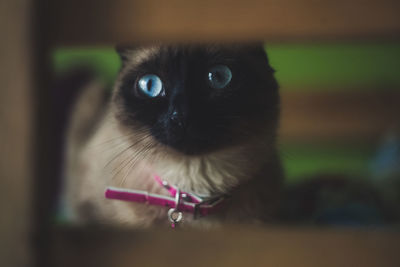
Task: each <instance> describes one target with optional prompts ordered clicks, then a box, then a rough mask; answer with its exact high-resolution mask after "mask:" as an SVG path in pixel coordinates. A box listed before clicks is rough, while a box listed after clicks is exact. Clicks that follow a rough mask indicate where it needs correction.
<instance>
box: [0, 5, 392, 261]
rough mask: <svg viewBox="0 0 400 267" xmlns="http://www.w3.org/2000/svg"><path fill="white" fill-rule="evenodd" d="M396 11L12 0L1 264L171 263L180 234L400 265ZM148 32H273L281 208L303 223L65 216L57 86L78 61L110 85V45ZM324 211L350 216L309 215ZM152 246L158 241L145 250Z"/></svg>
mask: <svg viewBox="0 0 400 267" xmlns="http://www.w3.org/2000/svg"><path fill="white" fill-rule="evenodd" d="M399 11H400V4H399V3H398V2H397V1H391V0H383V1H362V0H354V1H353V0H351V1H344V0H343V1H341V0H340V1H335V2H323V1H313V0H301V1H294V0H281V1H261V0H251V1H250V0H248V1H226V0H218V1H211V0H210V1H208V0H207V1H206V0H204V1H202V2H201V3H195V2H189V1H183V0H171V1H161V0H158V1H157V0H147V1H145V0H135V1H123V0H118V1H93V0H86V1H76V0H71V1H50V0H42V1H40V0H37V1H33V0H15V1H11V0H3V1H2V2H1V5H0V22H1V23H0V29H1V30H2V32H3V37H2V42H0V54H1V59H2V61H1V63H0V82H1V84H2V92H3V96H2V97H0V125H1V126H0V140H1V145H0V149H1V150H0V151H1V153H2V154H1V155H0V183H1V184H0V190H1V191H0V197H1V199H0V208H1V212H2V215H1V220H0V233H1V236H0V266H31V265H37V266H70V265H72V264H73V265H77V266H81V265H89V266H92V265H94V264H96V265H97V266H113V265H115V266H130V265H128V264H132V263H133V262H134V261H133V260H136V262H147V263H152V264H155V265H157V264H158V265H159V264H165V265H172V264H174V263H175V262H176V258H174V257H168V256H167V255H170V254H173V253H171V251H176V250H181V249H183V250H184V249H186V252H187V253H186V254H185V255H186V256H185V257H186V258H185V257H183V261H185V260H186V262H188V261H191V260H192V259H193V255H196V254H195V253H194V252H193V251H190V250H189V251H188V250H187V249H188V248H187V246H185V245H186V244H187V243H188V242H191V243H193V240H194V241H195V243H196V244H197V245H194V247H195V248H196V250H197V251H199V250H200V251H202V252H203V255H205V256H203V261H202V263H203V264H199V265H198V266H204V265H211V266H214V265H215V264H216V263H218V264H217V266H228V265H229V266H241V263H243V259H244V258H245V259H246V263H247V264H249V262H250V263H252V264H253V265H261V264H260V263H270V265H271V266H276V265H280V266H321V265H324V266H338V265H339V266H346V265H347V266H355V265H363V266H399V262H400V259H399V256H398V252H397V242H398V238H399V234H398V228H396V227H397V226H398V221H399V220H398V215H399V207H400V196H399V195H400V194H399V192H400V119H399V115H400V104H399V103H400V101H399V100H400V73H399V72H400V39H399V36H400V16H398V14H399ZM153 41H165V42H182V41H184V42H187V41H188V42H193V41H194V42H198V41H265V44H266V45H265V47H266V51H267V53H268V55H269V58H270V63H271V65H272V67H273V68H274V69H275V70H276V71H277V72H276V77H277V79H278V81H279V84H280V87H281V96H282V122H281V127H280V139H279V148H280V153H281V156H282V159H283V162H284V167H285V171H286V177H287V180H286V183H287V188H288V190H287V192H286V194H287V203H285V207H284V210H285V211H284V213H285V214H284V216H283V217H285V218H284V219H285V220H286V221H285V223H284V224H285V225H287V224H288V223H289V224H292V223H293V224H295V225H297V226H296V227H293V228H290V229H289V230H288V229H287V228H284V229H281V228H278V229H277V228H273V227H272V228H270V229H264V228H257V227H254V228H253V227H239V228H227V229H225V230H223V231H220V232H218V231H217V232H214V233H212V234H211V235H207V234H204V233H200V234H199V233H192V234H191V235H188V234H187V235H185V233H173V235H171V233H160V232H156V233H155V234H151V233H142V232H140V233H129V234H128V233H126V232H119V230H118V231H117V232H114V231H104V230H101V232H100V233H99V232H97V231H96V230H93V229H90V230H87V229H85V230H83V229H69V228H65V224H64V223H65V222H63V221H62V218H61V219H60V216H59V215H57V214H59V213H58V212H57V201H58V200H57V199H58V192H59V186H60V177H61V176H62V173H61V167H62V164H61V163H60V161H61V159H62V158H61V154H62V149H61V147H62V146H61V145H62V130H63V128H62V121H60V120H62V119H60V118H65V116H66V114H65V112H66V110H63V109H61V110H60V107H57V105H55V103H56V102H55V101H54V100H55V99H56V98H57V97H60V95H57V92H56V91H55V90H57V88H60V86H61V87H65V86H69V85H68V84H63V82H62V81H64V78H65V77H67V76H68V75H70V74H71V73H72V72H73V71H74V70H76V69H82V68H84V69H88V70H90V71H92V72H93V73H94V74H95V75H96V76H97V77H98V78H99V79H101V80H102V81H103V82H104V84H106V85H107V86H108V87H109V88H111V86H112V83H113V80H114V78H115V75H116V73H117V71H118V68H119V64H120V63H119V59H118V56H117V55H116V53H115V52H114V49H113V47H114V45H115V44H117V43H148V42H153ZM300 225H302V226H303V227H300ZM304 225H307V228H304ZM321 225H323V226H326V225H330V226H340V227H343V226H346V227H347V226H357V228H354V227H353V228H351V230H349V229H348V228H345V229H343V228H339V230H338V228H335V229H332V228H330V229H326V228H323V230H321V228H309V227H310V226H313V227H321ZM359 226H362V227H363V228H359ZM271 229H272V230H271ZM360 229H362V230H361V231H362V232H359V231H360ZM377 229H380V231H377ZM393 229H395V230H393ZM396 229H397V230H396ZM332 231H333V232H332ZM386 231H389V232H386ZM171 239H174V240H178V242H176V244H174V245H171V243H170V240H171ZM137 240H140V242H139V241H137ZM237 240H241V242H235V241H237ZM135 241H136V243H135ZM224 241H225V242H224ZM138 242H139V243H138ZM138 244H140V245H138ZM250 244H252V245H250ZM254 244H256V245H255V247H254ZM304 244H308V246H305V245H304ZM271 247H274V249H271ZM155 250H156V251H160V252H159V253H160V255H163V257H161V256H160V257H151V256H149V255H151V251H155ZM134 251H136V253H133V252H134ZM289 252H290V257H288V253H289ZM146 255H147V257H146ZM215 255H218V257H217V258H215ZM212 257H214V258H212ZM150 258H151V259H150ZM181 260H182V257H181ZM238 264H239V265H238ZM196 266H197V265H196Z"/></svg>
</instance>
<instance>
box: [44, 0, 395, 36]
mask: <svg viewBox="0 0 400 267" xmlns="http://www.w3.org/2000/svg"><path fill="white" fill-rule="evenodd" d="M48 2H49V3H48V6H47V7H48V8H49V9H48V11H49V12H48V14H50V16H49V22H48V25H49V26H50V27H51V28H52V29H51V32H52V34H53V39H54V41H55V42H56V43H58V44H71V43H74V44H76V43H78V44H82V43H84V44H85V43H90V44H99V43H100V44H115V43H131V42H143V41H154V40H161V41H204V40H229V41H232V40H267V41H282V40H286V41H287V40H289V41H293V40H296V41H299V40H337V39H358V38H367V39H371V38H376V37H381V38H386V39H393V38H396V39H397V38H398V37H399V34H400V16H399V15H398V14H399V12H400V2H399V1H397V0H337V1H316V0H269V1H261V0H247V1H232V0H202V1H187V0H169V1H164V0H136V1H129V0H114V1H101V0H63V1H48Z"/></svg>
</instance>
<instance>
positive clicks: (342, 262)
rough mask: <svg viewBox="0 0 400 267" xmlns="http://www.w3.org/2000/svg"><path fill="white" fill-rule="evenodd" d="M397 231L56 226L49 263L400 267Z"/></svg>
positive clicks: (101, 266)
mask: <svg viewBox="0 0 400 267" xmlns="http://www.w3.org/2000/svg"><path fill="white" fill-rule="evenodd" d="M398 240H400V233H399V232H395V231H394V232H391V231H370V232H368V231H355V230H353V231H350V230H332V229H331V230H311V229H304V228H303V229H301V228H296V229H283V228H273V227H270V228H260V227H255V226H241V227H239V226H226V227H224V228H222V229H220V230H212V231H207V232H204V231H190V232H188V231H179V230H177V231H174V230H172V229H164V230H155V231H145V232H132V231H122V230H120V231H103V230H93V229H91V230H89V229H86V230H85V229H81V230H77V229H75V230H58V231H56V233H55V235H54V239H53V246H52V254H51V255H52V263H51V266H60V267H61V266H96V267H103V266H119V267H123V266H127V267H128V266H191V267H197V266H207V267H209V266H219V267H224V266H228V267H234V266H241V267H242V266H267V267H268V266H271V267H275V266H280V267H293V266H296V267H300V266H307V267H314V266H315V267H321V266H324V267H330V266H332V267H337V266H341V267H346V266H349V267H350V266H351V267H353V266H363V267H372V266H376V267H381V266H385V267H398V266H400V254H399V253H398Z"/></svg>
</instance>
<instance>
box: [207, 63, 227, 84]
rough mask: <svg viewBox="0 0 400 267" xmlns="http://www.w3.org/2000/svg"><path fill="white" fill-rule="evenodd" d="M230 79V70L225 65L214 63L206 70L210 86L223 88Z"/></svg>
mask: <svg viewBox="0 0 400 267" xmlns="http://www.w3.org/2000/svg"><path fill="white" fill-rule="evenodd" d="M231 80H232V71H231V70H230V69H229V68H228V67H227V66H225V65H216V66H214V67H212V68H211V69H210V70H209V71H208V83H209V84H210V86H211V87H212V88H215V89H221V88H224V87H225V86H227V85H228V83H229V82H230V81H231Z"/></svg>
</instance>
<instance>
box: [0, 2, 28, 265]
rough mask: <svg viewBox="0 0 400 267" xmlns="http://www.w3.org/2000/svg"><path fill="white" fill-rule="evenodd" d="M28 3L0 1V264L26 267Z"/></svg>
mask: <svg viewBox="0 0 400 267" xmlns="http://www.w3.org/2000/svg"><path fill="white" fill-rule="evenodd" d="M30 2H31V1H29V0H8V1H1V4H0V31H1V32H2V35H3V38H2V40H1V42H0V54H1V55H0V58H1V61H0V84H1V97H0V128H1V129H0V140H1V141H0V213H1V219H0V237H1V238H0V266H30V263H31V256H32V255H31V247H30V234H31V230H32V229H31V228H32V227H31V223H32V219H31V215H32V214H31V212H30V209H31V201H32V194H31V193H32V192H31V182H32V181H31V164H32V163H31V158H30V155H31V151H30V148H31V138H32V137H31V133H32V125H31V123H30V122H31V121H32V117H31V114H32V98H31V95H32V91H31V89H32V86H31V85H32V84H31V78H32V77H31V69H30V64H31V63H32V55H31V53H30V52H31V51H30V47H31V42H30V41H31V40H30V39H29V32H30V27H29V22H30Z"/></svg>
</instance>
